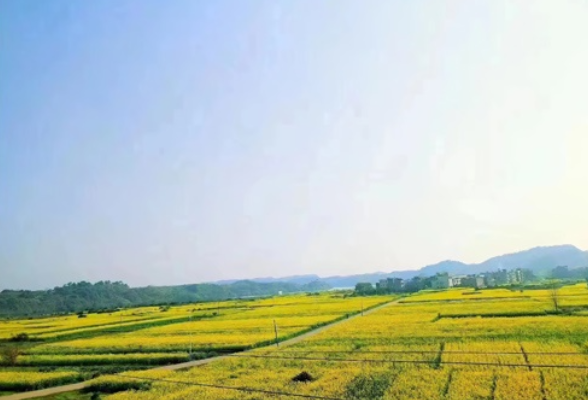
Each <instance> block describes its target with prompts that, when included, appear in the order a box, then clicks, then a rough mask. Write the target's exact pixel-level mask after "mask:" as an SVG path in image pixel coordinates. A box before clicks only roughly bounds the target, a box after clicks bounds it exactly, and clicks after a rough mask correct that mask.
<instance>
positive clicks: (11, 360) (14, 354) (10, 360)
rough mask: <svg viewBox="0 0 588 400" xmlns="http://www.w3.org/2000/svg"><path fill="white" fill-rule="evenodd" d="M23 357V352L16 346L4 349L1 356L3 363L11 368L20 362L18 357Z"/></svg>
mask: <svg viewBox="0 0 588 400" xmlns="http://www.w3.org/2000/svg"><path fill="white" fill-rule="evenodd" d="M20 355H21V351H20V349H19V348H18V347H16V346H5V347H3V348H2V352H1V353H0V356H1V357H2V362H3V364H5V365H8V366H10V367H14V366H15V365H16V364H17V362H18V357H19V356H20Z"/></svg>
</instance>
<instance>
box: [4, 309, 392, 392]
mask: <svg viewBox="0 0 588 400" xmlns="http://www.w3.org/2000/svg"><path fill="white" fill-rule="evenodd" d="M398 300H400V299H395V300H392V301H389V302H388V303H384V304H381V305H379V306H377V307H374V308H371V309H369V310H367V311H364V313H363V315H368V314H371V313H373V312H376V311H378V310H381V309H382V308H385V307H388V306H389V305H391V304H394V303H396V302H398ZM361 317H362V314H361V313H360V314H356V315H353V316H351V317H349V318H347V319H343V320H340V321H336V322H333V323H332V324H329V325H325V326H321V327H320V328H317V329H314V330H312V331H309V332H306V333H303V334H302V335H300V336H296V337H293V338H292V339H288V340H284V341H283V342H280V347H285V346H291V345H293V344H296V343H299V342H301V341H303V340H305V339H308V338H309V337H312V336H314V335H316V334H319V333H321V332H323V331H325V330H327V329H330V328H332V327H333V326H337V325H339V324H344V323H346V322H347V321H351V320H353V319H354V318H361ZM274 346H275V345H270V346H266V347H259V348H256V349H254V350H261V349H269V348H272V347H274ZM248 351H252V350H248ZM242 353H246V352H241V353H240V354H242ZM229 357H231V356H230V355H226V356H218V357H211V358H205V359H203V360H196V361H188V362H184V363H179V364H171V365H165V366H163V367H157V368H151V369H149V370H145V371H162V370H165V371H175V370H178V369H185V368H192V367H198V366H200V365H205V364H208V363H211V362H214V361H219V360H223V359H225V358H229ZM86 386H87V384H86V383H85V382H80V383H74V384H71V385H63V386H54V387H51V388H47V389H41V390H34V391H30V392H23V393H16V394H11V395H8V396H0V400H23V399H37V398H42V397H46V396H51V395H55V394H59V393H66V392H73V391H77V390H83V389H84V388H86Z"/></svg>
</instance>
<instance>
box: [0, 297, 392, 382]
mask: <svg viewBox="0 0 588 400" xmlns="http://www.w3.org/2000/svg"><path fill="white" fill-rule="evenodd" d="M392 298H393V297H391V296H380V297H372V298H365V299H363V298H357V297H345V296H343V295H341V294H320V295H296V296H283V297H275V298H266V299H258V300H240V301H225V302H215V303H201V304H190V305H182V306H174V307H144V308H135V309H128V310H121V311H115V312H112V313H103V314H89V315H83V316H82V317H80V316H78V315H69V316H58V317H49V318H37V319H27V320H6V321H0V335H1V336H0V340H1V342H0V346H1V347H2V348H4V349H8V348H18V349H19V352H20V353H21V354H19V355H18V356H17V357H16V359H15V361H14V362H8V360H7V359H5V360H4V362H3V366H2V367H0V391H23V390H31V389H39V388H44V387H49V386H53V385H59V384H65V383H71V382H76V381H82V380H87V379H90V378H93V377H96V376H98V375H101V374H105V373H116V372H120V371H126V370H141V369H146V368H150V367H154V366H158V365H165V364H172V363H180V362H184V361H188V360H189V359H195V358H205V357H209V356H213V355H217V354H223V353H227V352H235V351H241V350H246V349H250V348H254V347H258V346H261V345H264V344H268V343H273V342H274V341H275V336H276V331H277V337H278V340H284V339H287V338H289V337H292V336H296V335H298V334H300V333H303V332H305V331H307V330H310V329H313V328H316V327H319V326H322V325H324V324H328V323H330V322H333V321H336V320H339V319H341V318H346V317H347V316H349V315H353V314H356V313H358V312H360V311H361V310H362V309H363V308H370V307H372V306H374V305H377V304H380V303H383V302H387V301H390V300H391V299H392ZM23 336H24V337H23ZM19 337H20V338H21V339H22V340H21V339H19Z"/></svg>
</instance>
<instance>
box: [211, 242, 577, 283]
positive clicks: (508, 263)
mask: <svg viewBox="0 0 588 400" xmlns="http://www.w3.org/2000/svg"><path fill="white" fill-rule="evenodd" d="M558 265H567V266H568V267H570V268H576V267H587V266H588V251H582V250H580V249H578V248H577V247H575V246H572V245H569V244H566V245H559V246H543V247H534V248H532V249H529V250H524V251H520V252H517V253H511V254H504V255H502V256H497V257H492V258H490V259H488V260H486V261H484V262H481V263H479V264H466V263H463V262H460V261H453V260H446V261H441V262H439V263H437V264H432V265H427V266H425V267H423V268H421V269H418V270H405V271H393V272H373V273H365V274H357V275H346V276H329V277H319V276H318V275H315V274H309V275H294V276H287V277H283V278H273V277H268V278H255V279H248V280H249V281H253V282H258V283H273V282H289V283H295V284H298V285H304V284H308V283H310V282H317V281H319V282H322V283H325V284H327V285H329V286H331V287H334V288H339V287H353V286H355V284H356V283H357V282H371V283H376V282H377V281H379V280H380V279H385V278H392V277H396V278H402V279H409V278H412V277H415V276H431V275H435V274H436V273H439V272H447V273H449V274H452V275H461V274H479V273H483V272H489V271H496V270H498V269H503V268H504V269H507V270H508V269H515V268H526V269H530V270H532V271H533V272H534V273H535V274H537V275H543V276H545V275H547V274H548V273H549V272H550V271H551V270H552V269H553V268H555V267H557V266H558ZM235 282H237V280H224V281H218V282H215V283H216V284H220V285H226V284H233V283H235Z"/></svg>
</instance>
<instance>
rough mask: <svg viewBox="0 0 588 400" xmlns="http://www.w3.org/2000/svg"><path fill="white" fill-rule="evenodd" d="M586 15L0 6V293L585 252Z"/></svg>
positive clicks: (123, 1) (2, 1)
mask: <svg viewBox="0 0 588 400" xmlns="http://www.w3.org/2000/svg"><path fill="white" fill-rule="evenodd" d="M586 21H588V3H586V2H585V1H581V0H575V1H574V0H569V1H565V0H561V1H552V0H536V1H533V2H529V1H524V0H519V1H499V0H491V1H482V0H480V1H419V0H417V1H410V2H409V1H376V0H366V1H361V2H360V1H351V0H350V1H347V0H326V1H322V2H316V1H312V0H300V1H263V0H259V1H255V2H238V1H228V0H225V1H223V0H221V1H210V2H201V1H190V0H183V1H182V0H172V1H166V2H161V1H157V0H142V1H136V0H116V1H115V0H104V1H99V2H81V1H75V0H67V1H65V0H52V1H36V0H0V290H1V289H5V288H12V289H44V288H51V287H53V286H57V285H61V284H64V283H66V282H70V281H79V280H89V281H98V280H113V281H114V280H122V281H124V282H127V283H129V284H130V285H132V286H143V285H171V284H184V283H195V282H205V281H214V280H218V279H229V278H235V279H241V278H253V277H264V276H288V275H294V274H307V273H315V274H318V275H320V276H329V275H344V274H353V273H362V272H373V271H395V270H406V269H417V268H420V267H422V266H425V265H427V264H432V263H435V262H438V261H441V260H445V259H455V260H460V261H464V262H481V261H483V260H485V259H486V258H489V257H492V256H495V255H499V254H504V253H508V252H514V251H518V250H523V249H527V248H531V247H534V246H539V245H555V244H564V243H569V244H573V245H576V246H578V247H580V248H582V249H584V250H588V212H586V210H587V208H586V207H587V204H588V46H586V40H587V38H588V24H586Z"/></svg>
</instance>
